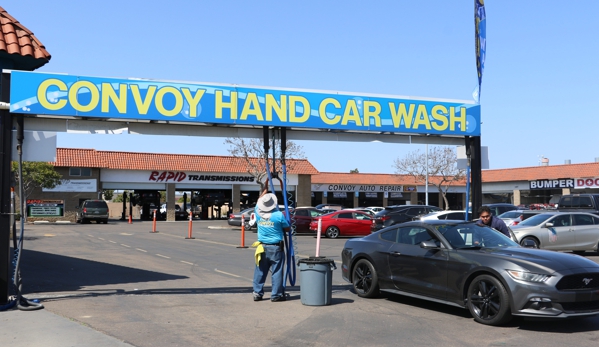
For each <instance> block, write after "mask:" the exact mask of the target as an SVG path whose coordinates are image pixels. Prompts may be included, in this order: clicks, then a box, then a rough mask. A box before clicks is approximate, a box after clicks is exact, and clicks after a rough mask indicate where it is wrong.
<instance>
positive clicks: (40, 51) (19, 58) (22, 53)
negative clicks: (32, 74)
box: [0, 7, 52, 71]
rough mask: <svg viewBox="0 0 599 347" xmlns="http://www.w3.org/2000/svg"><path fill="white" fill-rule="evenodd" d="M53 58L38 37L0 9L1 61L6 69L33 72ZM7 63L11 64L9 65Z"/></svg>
mask: <svg viewBox="0 0 599 347" xmlns="http://www.w3.org/2000/svg"><path fill="white" fill-rule="evenodd" d="M50 58H52V56H51V55H50V53H48V51H47V50H46V47H44V45H43V44H42V43H41V42H40V40H38V38H37V37H35V35H34V34H33V32H31V30H29V29H27V28H26V27H25V26H24V25H23V24H21V23H19V21H18V20H16V19H15V18H14V17H13V16H11V15H10V14H8V12H6V10H4V8H2V7H0V61H3V62H5V64H4V65H5V66H3V67H4V68H9V69H15V70H26V71H33V70H35V69H37V68H40V67H42V66H44V65H45V64H46V63H47V62H49V61H50ZM6 62H9V63H8V64H7V63H6Z"/></svg>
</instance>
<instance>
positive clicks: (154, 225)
mask: <svg viewBox="0 0 599 347" xmlns="http://www.w3.org/2000/svg"><path fill="white" fill-rule="evenodd" d="M150 232H151V233H157V231H156V210H154V219H153V220H152V231H150Z"/></svg>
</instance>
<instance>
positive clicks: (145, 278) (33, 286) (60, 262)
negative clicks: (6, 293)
mask: <svg viewBox="0 0 599 347" xmlns="http://www.w3.org/2000/svg"><path fill="white" fill-rule="evenodd" d="M21 276H22V278H23V292H25V293H34V292H56V291H61V292H62V291H76V290H80V289H81V288H83V287H89V286H96V285H107V284H122V283H140V282H156V281H169V280H177V279H184V278H188V277H186V276H177V275H171V274H166V273H160V272H155V271H148V270H141V269H136V268H131V267H126V266H120V265H114V264H108V263H102V262H97V261H92V260H86V259H79V258H73V257H67V256H62V255H56V254H51V253H45V252H38V251H32V250H27V249H25V250H23V255H22V258H21Z"/></svg>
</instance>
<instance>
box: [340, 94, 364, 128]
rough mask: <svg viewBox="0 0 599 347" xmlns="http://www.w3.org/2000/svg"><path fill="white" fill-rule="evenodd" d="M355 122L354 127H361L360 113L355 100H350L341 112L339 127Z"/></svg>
mask: <svg viewBox="0 0 599 347" xmlns="http://www.w3.org/2000/svg"><path fill="white" fill-rule="evenodd" d="M350 121H351V122H355V123H356V126H362V120H361V119H360V112H359V111H358V106H357V105H356V100H353V99H350V100H348V101H347V104H345V111H344V112H343V120H341V125H347V122H350Z"/></svg>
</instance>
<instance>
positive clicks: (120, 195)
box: [114, 190, 129, 202]
mask: <svg viewBox="0 0 599 347" xmlns="http://www.w3.org/2000/svg"><path fill="white" fill-rule="evenodd" d="M123 193H126V194H127V198H129V191H128V190H125V191H123ZM114 202H123V194H117V196H116V197H115V198H114Z"/></svg>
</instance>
